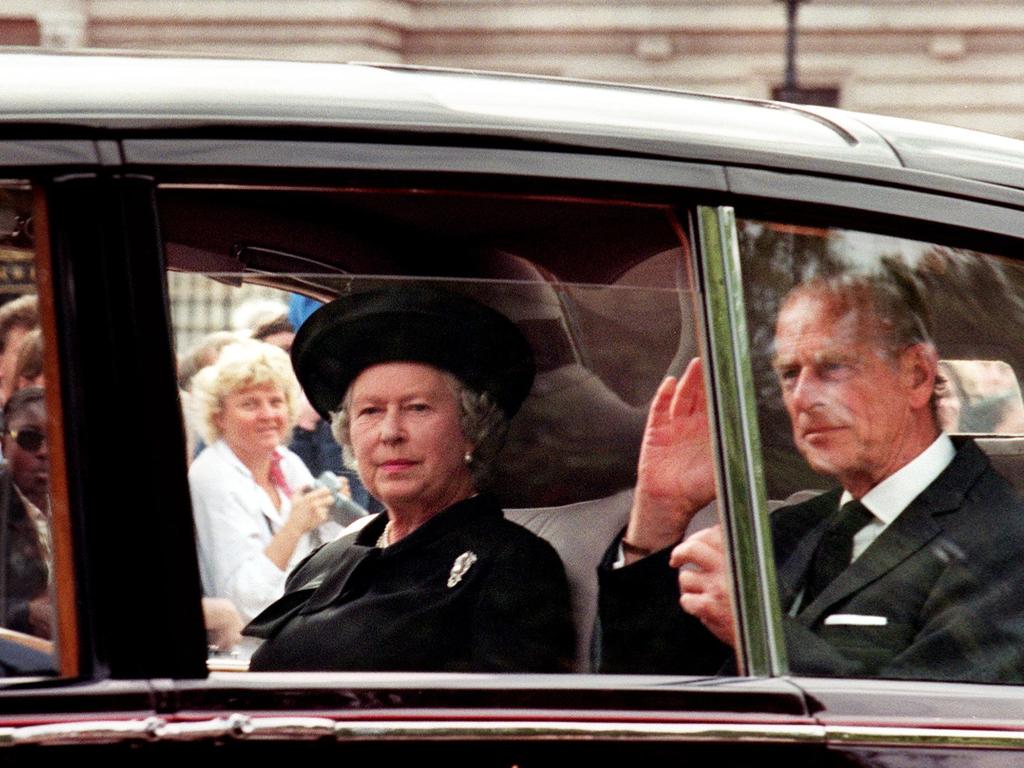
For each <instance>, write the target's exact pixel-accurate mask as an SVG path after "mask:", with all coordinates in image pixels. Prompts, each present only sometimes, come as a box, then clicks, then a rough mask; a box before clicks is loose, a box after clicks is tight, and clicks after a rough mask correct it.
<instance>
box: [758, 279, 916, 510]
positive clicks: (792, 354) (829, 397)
mask: <svg viewBox="0 0 1024 768" xmlns="http://www.w3.org/2000/svg"><path fill="white" fill-rule="evenodd" d="M880 338H881V336H880V329H879V328H878V324H877V323H876V322H875V320H874V319H873V318H872V317H871V316H870V315H866V313H865V312H864V311H863V310H862V311H857V310H852V311H851V310H850V309H849V308H848V307H847V306H846V305H845V303H843V302H841V301H840V300H839V299H838V298H837V297H835V296H833V295H830V294H827V293H823V292H818V293H815V292H807V293H796V294H794V295H793V296H791V297H790V298H789V299H787V300H786V302H785V303H784V304H783V307H782V310H781V311H780V313H779V317H778V321H777V322H776V326H775V359H774V367H775V371H776V375H777V376H778V379H779V384H780V386H781V387H782V399H783V402H784V403H785V405H786V410H787V411H788V413H789V417H790V419H791V421H792V424H793V439H794V441H795V442H796V446H797V449H798V450H799V451H800V453H801V454H802V455H803V457H804V458H805V459H806V460H807V462H808V464H810V465H811V467H812V468H813V469H814V470H816V471H818V472H822V473H824V474H826V475H829V476H831V477H834V478H836V479H837V480H839V481H840V483H842V485H843V487H844V488H846V489H847V490H849V491H850V492H851V493H853V494H854V495H855V496H857V497H858V498H859V497H860V496H862V495H863V494H864V493H866V492H867V491H868V490H870V489H871V488H873V487H874V486H875V485H877V484H878V483H879V482H881V481H882V480H884V479H885V478H886V477H888V476H889V475H891V474H892V473H893V472H895V471H896V470H898V469H899V468H900V467H902V466H903V465H904V464H906V463H907V462H908V461H910V460H911V459H913V458H914V457H915V456H916V455H917V454H918V453H920V451H921V450H923V448H924V447H926V446H927V444H928V442H930V440H931V439H933V438H934V432H935V430H934V422H933V421H932V417H931V413H930V410H929V405H928V402H929V398H930V395H931V387H932V382H933V381H934V366H933V365H932V366H931V368H930V373H929V360H930V358H929V357H928V355H927V353H926V352H925V351H924V349H923V348H924V345H914V346H912V347H908V348H907V349H905V350H902V351H898V352H894V353H891V354H886V352H885V351H883V349H882V348H881V346H880ZM922 439H925V440H926V441H925V442H924V443H923V444H922Z"/></svg>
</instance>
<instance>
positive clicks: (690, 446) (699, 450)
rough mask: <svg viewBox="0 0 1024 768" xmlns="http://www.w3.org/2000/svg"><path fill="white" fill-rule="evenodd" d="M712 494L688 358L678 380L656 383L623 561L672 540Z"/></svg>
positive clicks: (697, 372)
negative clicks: (657, 384)
mask: <svg viewBox="0 0 1024 768" xmlns="http://www.w3.org/2000/svg"><path fill="white" fill-rule="evenodd" d="M714 497H715V471H714V460H713V457H712V454H711V440H710V436H709V431H708V414H707V403H706V400H705V396H704V377H703V373H702V371H701V362H700V360H699V359H698V358H694V359H693V360H691V361H690V364H689V365H688V366H687V367H686V371H685V373H683V376H682V378H681V379H679V380H678V381H676V379H675V378H673V377H668V378H666V379H665V380H664V381H663V382H662V383H661V386H660V387H658V391H657V393H656V394H655V395H654V400H653V401H652V402H651V408H650V411H649V412H648V415H647V427H646V428H645V430H644V439H643V445H642V446H641V448H640V461H639V464H638V465H637V484H636V494H635V496H634V500H633V509H632V511H631V512H630V516H629V524H628V526H627V528H626V536H625V545H626V559H627V562H630V561H632V560H634V559H636V558H637V557H638V556H640V555H642V554H643V552H645V551H646V552H654V551H657V550H659V549H663V548H665V547H668V546H671V545H673V544H675V543H676V542H678V541H679V540H680V539H681V538H682V536H683V534H684V533H685V531H686V526H687V525H689V523H690V520H691V519H692V517H693V516H694V514H696V512H697V511H698V510H700V509H701V508H702V507H704V506H705V505H706V504H708V503H709V502H710V501H711V500H712V499H713V498H714ZM631 554H632V555H633V556H632V557H631Z"/></svg>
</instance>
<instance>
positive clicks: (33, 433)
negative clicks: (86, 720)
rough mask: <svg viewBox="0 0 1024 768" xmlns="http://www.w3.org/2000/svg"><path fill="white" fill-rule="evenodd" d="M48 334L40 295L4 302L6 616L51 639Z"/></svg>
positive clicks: (1, 442) (1, 472)
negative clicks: (41, 325) (45, 370)
mask: <svg viewBox="0 0 1024 768" xmlns="http://www.w3.org/2000/svg"><path fill="white" fill-rule="evenodd" d="M44 384H45V376H44V373H43V341H42V332H41V330H40V328H39V307H38V302H37V299H36V296H35V295H32V294H29V295H24V296H20V297H18V298H16V299H13V300H11V301H8V302H7V303H6V304H4V305H3V306H2V307H0V406H2V415H3V424H2V433H0V450H2V452H3V464H0V531H2V532H3V533H2V535H3V538H2V539H0V543H2V549H3V552H2V556H3V560H2V564H3V567H2V568H0V617H2V623H3V626H4V627H5V628H6V629H10V630H15V631H18V632H23V633H26V634H30V635H35V636H37V637H39V638H44V639H47V640H49V639H52V638H53V634H54V629H55V622H54V614H53V599H52V591H53V583H52V574H53V567H52V565H53V563H52V557H51V546H50V499H49V468H50V467H49V448H48V440H47V422H46V396H45V390H44V388H43V387H44Z"/></svg>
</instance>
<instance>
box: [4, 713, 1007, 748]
mask: <svg viewBox="0 0 1024 768" xmlns="http://www.w3.org/2000/svg"><path fill="white" fill-rule="evenodd" d="M225 739H231V740H278V741H308V740H312V739H334V740H337V741H341V742H349V741H373V740H380V739H386V740H391V741H402V740H405V741H454V740H466V741H484V740H488V741H493V740H495V739H501V740H508V741H554V740H558V741H636V742H681V743H689V742H731V743H746V744H769V743H771V744H780V743H784V744H826V745H827V746H829V747H832V748H844V747H871V748H877V747H919V748H934V749H1020V750H1024V731H1014V730H998V729H995V728H979V729H968V728H923V727H922V728H913V727H886V726H821V725H803V724H798V723H792V724H777V725H773V724H756V725H755V724H745V723H650V722H556V721H551V720H498V721H491V722H487V721H480V720H336V719H333V718H328V717H271V716H267V717H251V716H249V715H243V714H239V713H235V714H232V715H227V716H224V717H215V718H208V719H204V720H177V721H174V720H168V719H166V718H161V717H147V718H136V719H131V720H84V721H77V722H64V723H47V724H43V725H26V726H19V727H9V728H0V747H14V746H24V745H36V746H59V745H69V744H112V743H119V742H132V741H145V742H161V741H168V742H186V741H188V742H201V741H219V740H225Z"/></svg>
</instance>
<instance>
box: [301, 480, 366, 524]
mask: <svg viewBox="0 0 1024 768" xmlns="http://www.w3.org/2000/svg"><path fill="white" fill-rule="evenodd" d="M313 488H326V489H327V490H328V491H330V492H331V495H332V496H333V497H334V503H333V504H332V505H331V507H330V513H331V517H332V518H334V520H335V522H337V523H338V524H339V525H348V524H350V523H354V522H355V521H356V520H358V519H359V518H361V517H365V516H366V515H368V514H369V512H367V511H366V510H365V509H363V508H362V507H361V506H359V505H358V504H356V503H355V502H354V501H352V499H350V498H348V497H347V496H346V495H345V494H344V493H342V490H341V481H340V480H339V479H338V476H337V475H335V474H334V473H333V472H322V473H320V475H319V476H318V477H317V478H316V480H314V481H313Z"/></svg>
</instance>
